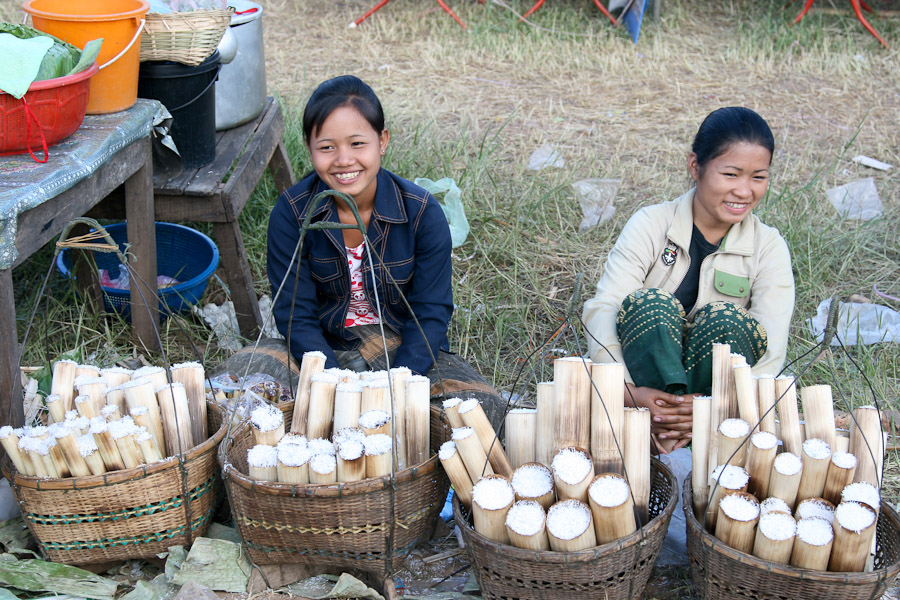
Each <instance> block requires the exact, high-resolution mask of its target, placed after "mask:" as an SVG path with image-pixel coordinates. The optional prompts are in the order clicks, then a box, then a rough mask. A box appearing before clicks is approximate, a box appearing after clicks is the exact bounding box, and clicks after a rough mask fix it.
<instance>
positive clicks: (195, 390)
mask: <svg viewBox="0 0 900 600" xmlns="http://www.w3.org/2000/svg"><path fill="white" fill-rule="evenodd" d="M171 373H172V381H174V382H175V383H180V384H182V385H184V393H185V394H186V395H187V400H188V410H189V412H190V415H191V439H193V440H194V444H201V443H203V442H205V441H206V440H207V439H208V438H209V430H208V429H207V423H206V386H205V384H204V379H206V372H205V370H204V369H203V365H201V364H200V363H198V362H187V363H179V364H176V365H172V370H171Z"/></svg>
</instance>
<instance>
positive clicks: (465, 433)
mask: <svg viewBox="0 0 900 600" xmlns="http://www.w3.org/2000/svg"><path fill="white" fill-rule="evenodd" d="M452 439H453V441H454V442H456V450H457V452H459V456H460V458H462V461H463V464H464V465H466V471H468V472H469V479H471V480H472V482H473V483H478V480H479V479H481V477H482V476H483V475H493V474H494V470H493V469H492V468H491V463H490V462H488V459H487V455H486V454H485V453H484V448H483V447H482V445H481V442H480V441H479V440H478V436H477V435H475V430H474V429H472V428H471V427H459V428H457V429H454V430H453V435H452Z"/></svg>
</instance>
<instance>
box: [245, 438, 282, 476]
mask: <svg viewBox="0 0 900 600" xmlns="http://www.w3.org/2000/svg"><path fill="white" fill-rule="evenodd" d="M277 465H278V451H277V450H276V449H275V447H274V446H267V445H265V444H257V445H256V446H253V447H252V448H250V449H249V450H247V468H248V470H249V473H248V475H250V477H253V478H254V479H260V480H262V481H278V469H277Z"/></svg>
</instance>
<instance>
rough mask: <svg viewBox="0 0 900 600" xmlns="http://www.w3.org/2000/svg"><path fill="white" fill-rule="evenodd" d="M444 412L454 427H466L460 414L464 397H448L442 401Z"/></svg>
mask: <svg viewBox="0 0 900 600" xmlns="http://www.w3.org/2000/svg"><path fill="white" fill-rule="evenodd" d="M442 404H443V407H444V414H445V415H446V416H447V422H448V423H450V427H451V428H452V429H459V428H460V427H465V424H463V420H462V417H461V416H459V405H460V404H462V398H447V399H446V400H444V402H443V403H442Z"/></svg>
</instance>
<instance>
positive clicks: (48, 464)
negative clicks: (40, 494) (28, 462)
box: [36, 439, 65, 479]
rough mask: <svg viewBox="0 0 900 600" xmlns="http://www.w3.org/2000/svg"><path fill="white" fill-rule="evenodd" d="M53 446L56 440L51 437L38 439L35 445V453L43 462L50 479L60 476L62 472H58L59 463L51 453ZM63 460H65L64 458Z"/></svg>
mask: <svg viewBox="0 0 900 600" xmlns="http://www.w3.org/2000/svg"><path fill="white" fill-rule="evenodd" d="M55 447H56V440H53V439H44V440H40V441H39V442H38V444H37V446H36V450H37V453H38V454H39V455H40V457H41V460H42V461H43V463H44V469H45V471H46V473H47V477H49V478H50V479H59V478H60V477H62V474H61V473H60V472H59V467H60V465H59V464H58V463H57V462H56V458H55V457H54V456H53V455H52V454H51V450H52V449H53V448H55ZM60 457H62V452H60ZM63 461H65V459H64V458H63Z"/></svg>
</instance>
